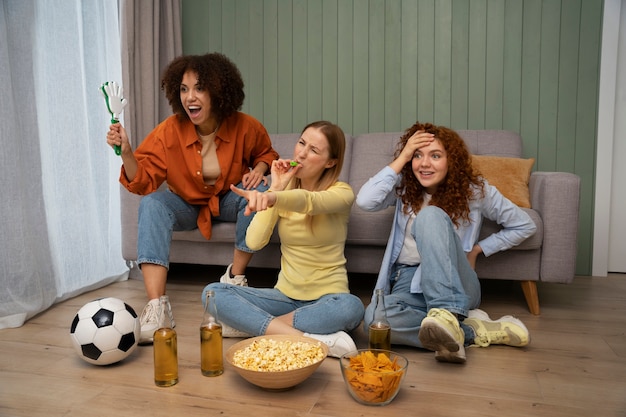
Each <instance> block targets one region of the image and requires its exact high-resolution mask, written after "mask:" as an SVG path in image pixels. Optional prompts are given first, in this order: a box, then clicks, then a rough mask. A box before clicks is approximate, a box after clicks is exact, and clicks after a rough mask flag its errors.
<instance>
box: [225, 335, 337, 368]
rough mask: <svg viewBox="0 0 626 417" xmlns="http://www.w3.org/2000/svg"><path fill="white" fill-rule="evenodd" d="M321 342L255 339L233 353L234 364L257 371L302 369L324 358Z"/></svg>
mask: <svg viewBox="0 0 626 417" xmlns="http://www.w3.org/2000/svg"><path fill="white" fill-rule="evenodd" d="M324 357H325V355H324V350H323V349H322V348H321V347H320V345H319V343H317V344H313V343H307V342H293V341H289V340H280V341H279V340H274V339H271V338H268V339H259V340H255V341H254V342H252V343H251V344H249V345H248V346H246V347H245V348H243V349H240V350H238V351H236V352H235V353H234V355H233V364H234V365H235V366H238V367H240V368H244V369H249V370H252V371H257V372H280V371H289V370H292V369H300V368H304V367H306V366H309V365H312V364H314V363H317V362H319V361H321V360H322V359H324Z"/></svg>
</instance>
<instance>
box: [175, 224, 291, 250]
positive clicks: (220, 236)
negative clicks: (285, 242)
mask: <svg viewBox="0 0 626 417" xmlns="http://www.w3.org/2000/svg"><path fill="white" fill-rule="evenodd" d="M212 233H213V234H212V235H211V240H206V238H205V237H204V236H202V233H200V230H198V229H194V230H184V231H180V232H174V234H173V235H172V240H182V241H190V242H220V243H224V242H227V243H229V242H230V243H232V244H233V245H234V244H235V223H231V222H215V221H214V222H213V231H212ZM270 242H273V243H278V242H279V239H278V232H277V231H276V230H274V234H273V235H272V238H271V239H270Z"/></svg>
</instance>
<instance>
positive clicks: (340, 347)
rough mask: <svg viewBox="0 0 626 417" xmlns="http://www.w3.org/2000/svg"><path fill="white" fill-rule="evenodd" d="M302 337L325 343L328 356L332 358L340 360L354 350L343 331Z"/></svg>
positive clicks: (354, 347) (354, 346)
mask: <svg viewBox="0 0 626 417" xmlns="http://www.w3.org/2000/svg"><path fill="white" fill-rule="evenodd" d="M304 335H305V336H306V337H311V338H313V339H317V340H319V341H320V342H323V343H325V344H326V345H327V346H328V356H332V357H333V358H340V357H342V356H343V355H345V354H346V353H348V352H353V351H355V350H356V344H355V343H354V340H352V338H351V337H350V335H349V334H348V333H346V332H343V331H339V332H336V333H331V334H313V333H305V334H304Z"/></svg>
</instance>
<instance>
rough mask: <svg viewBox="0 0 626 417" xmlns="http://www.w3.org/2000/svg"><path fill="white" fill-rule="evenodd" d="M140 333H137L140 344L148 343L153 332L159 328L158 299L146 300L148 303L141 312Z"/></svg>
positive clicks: (150, 341)
mask: <svg viewBox="0 0 626 417" xmlns="http://www.w3.org/2000/svg"><path fill="white" fill-rule="evenodd" d="M139 322H140V323H141V334H140V335H139V344H140V345H149V344H150V343H152V339H153V337H154V332H155V331H156V329H158V328H159V299H158V298H154V299H152V300H150V301H148V304H146V306H145V307H144V308H143V311H142V312H141V318H140V319H139Z"/></svg>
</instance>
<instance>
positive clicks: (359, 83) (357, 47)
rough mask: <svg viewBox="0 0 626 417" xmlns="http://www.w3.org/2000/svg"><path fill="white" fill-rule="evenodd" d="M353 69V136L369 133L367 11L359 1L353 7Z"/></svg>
mask: <svg viewBox="0 0 626 417" xmlns="http://www.w3.org/2000/svg"><path fill="white" fill-rule="evenodd" d="M353 13H354V15H353V19H354V24H353V30H354V39H353V42H354V51H353V54H354V55H353V56H354V58H353V59H354V67H353V69H352V71H353V73H352V74H353V75H352V76H353V81H352V82H353V88H354V101H353V103H354V108H353V113H352V114H353V120H354V123H353V125H352V132H351V133H354V134H357V133H362V132H369V130H368V129H369V123H368V121H369V106H368V102H369V85H368V80H369V73H370V68H369V37H368V33H369V10H368V8H367V4H364V3H363V2H362V1H359V2H358V4H355V5H354V11H353Z"/></svg>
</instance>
